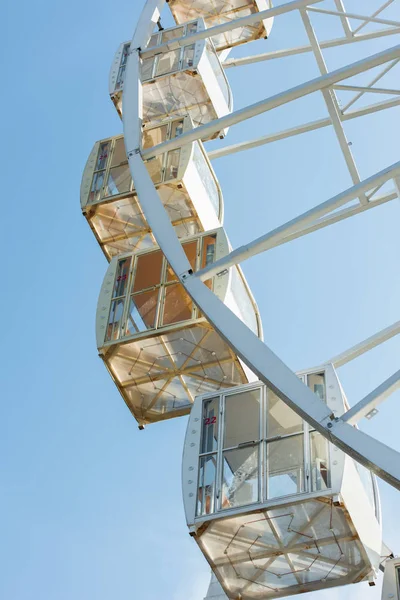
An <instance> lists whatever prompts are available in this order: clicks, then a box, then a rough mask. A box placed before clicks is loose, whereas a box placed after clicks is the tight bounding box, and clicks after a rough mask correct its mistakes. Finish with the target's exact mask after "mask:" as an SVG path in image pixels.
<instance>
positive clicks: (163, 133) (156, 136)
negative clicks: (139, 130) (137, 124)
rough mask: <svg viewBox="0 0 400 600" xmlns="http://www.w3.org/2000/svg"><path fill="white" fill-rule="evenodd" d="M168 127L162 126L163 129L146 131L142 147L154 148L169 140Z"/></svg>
mask: <svg viewBox="0 0 400 600" xmlns="http://www.w3.org/2000/svg"><path fill="white" fill-rule="evenodd" d="M167 133H168V125H162V126H161V127H154V128H153V129H144V131H143V138H142V145H143V148H144V149H146V148H152V147H153V146H157V144H161V143H162V142H165V141H166V140H167Z"/></svg>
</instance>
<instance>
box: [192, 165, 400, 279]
mask: <svg viewBox="0 0 400 600" xmlns="http://www.w3.org/2000/svg"><path fill="white" fill-rule="evenodd" d="M399 173H400V161H399V162H397V163H394V164H393V165H391V166H390V167H386V169H383V170H382V171H379V172H378V173H375V175H372V176H371V177H368V179H365V180H364V181H361V182H360V183H358V184H357V185H353V186H352V187H351V188H348V189H347V190H345V191H343V192H341V193H340V194H337V195H336V196H334V197H333V198H330V199H329V200H326V201H325V202H323V203H322V204H319V205H318V206H316V207H314V208H311V209H310V210H308V211H306V212H304V213H302V214H301V215H299V216H298V217H295V218H294V219H291V220H290V221H288V222H287V223H285V224H284V225H281V226H280V227H277V228H276V229H273V230H272V231H270V232H269V233H266V234H265V235H262V236H260V237H259V238H257V239H255V240H253V241H252V242H250V243H249V244H245V245H244V246H240V248H237V249H236V250H233V251H232V252H230V253H229V254H227V255H226V256H224V257H222V258H220V259H219V260H217V261H215V262H214V263H211V264H210V265H208V266H207V267H205V268H204V269H201V270H200V271H197V272H196V273H195V274H194V277H195V278H198V279H201V280H202V281H204V280H205V279H208V278H209V277H212V276H214V275H218V274H219V273H221V272H222V271H224V270H226V269H228V268H229V267H232V266H233V265H236V264H238V263H241V262H243V261H244V260H247V259H248V258H251V257H252V256H255V255H257V254H260V253H261V252H264V251H265V250H269V249H270V248H271V247H273V246H274V245H276V241H277V240H281V239H282V238H285V237H287V236H288V235H290V234H292V233H295V232H297V231H298V230H299V229H300V228H302V227H304V226H306V225H309V224H310V223H312V222H313V221H315V220H316V219H318V218H320V217H323V216H324V215H326V214H327V213H330V212H332V211H334V210H335V209H337V208H339V207H340V206H343V205H344V204H347V203H348V202H350V200H354V198H356V197H357V196H359V195H360V194H362V193H365V192H366V191H368V190H369V189H371V187H373V186H374V185H377V184H379V183H382V182H383V183H385V182H386V181H388V179H391V178H393V177H394V176H395V175H398V174H399ZM333 216H335V215H333Z"/></svg>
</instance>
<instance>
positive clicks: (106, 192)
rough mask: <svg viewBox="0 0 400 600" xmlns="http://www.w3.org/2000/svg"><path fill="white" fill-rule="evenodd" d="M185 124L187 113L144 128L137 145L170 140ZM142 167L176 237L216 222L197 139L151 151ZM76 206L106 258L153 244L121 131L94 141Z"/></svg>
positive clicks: (214, 191)
mask: <svg viewBox="0 0 400 600" xmlns="http://www.w3.org/2000/svg"><path fill="white" fill-rule="evenodd" d="M191 128H192V124H191V120H190V118H189V117H182V118H178V119H173V120H169V121H166V122H165V123H163V124H162V125H158V126H156V127H153V128H150V127H149V128H148V127H145V128H144V129H143V138H142V144H143V148H150V147H152V146H155V145H157V144H159V143H161V142H164V141H167V140H170V139H172V138H174V137H176V136H177V135H180V134H181V133H184V132H185V131H188V130H189V129H191ZM146 166H147V169H148V171H149V173H150V175H151V178H152V180H153V182H154V184H155V185H156V187H157V191H158V194H159V196H160V198H161V201H162V203H163V204H164V206H165V208H166V210H167V212H168V214H169V217H170V219H171V222H172V224H173V225H174V228H175V231H176V233H177V235H178V237H180V238H181V237H188V236H190V235H194V234H196V233H200V232H202V231H207V230H209V229H214V228H216V227H219V226H220V225H221V224H222V220H223V199H222V193H221V188H220V186H219V183H218V180H217V177H216V175H215V173H214V170H213V168H212V166H211V164H210V161H209V159H208V157H207V153H206V151H205V150H204V146H203V144H202V143H201V142H199V141H195V142H192V143H190V144H186V145H185V146H182V148H177V149H176V150H171V151H169V152H167V153H165V154H162V155H161V156H157V157H156V158H154V159H152V160H149V161H146ZM81 206H82V211H83V213H84V215H85V217H86V219H87V221H88V223H89V225H90V227H91V228H92V230H93V232H94V234H95V236H96V239H97V241H98V242H99V244H100V246H101V248H102V249H103V251H104V253H105V255H106V257H107V258H108V259H109V260H110V259H111V258H112V257H113V256H115V255H117V254H120V253H121V252H128V251H133V250H135V251H136V250H143V249H146V248H150V247H153V246H155V245H156V242H155V239H154V237H153V235H152V234H151V231H150V228H149V226H148V224H147V222H146V219H145V217H144V215H143V213H142V210H141V208H140V204H139V201H138V198H137V195H136V193H135V189H134V185H133V182H132V178H131V175H130V171H129V165H128V159H127V155H126V152H125V147H124V138H123V136H116V137H112V138H108V139H105V140H101V141H99V142H96V144H95V145H94V147H93V150H92V152H91V153H90V156H89V158H88V161H87V163H86V167H85V170H84V173H83V178H82V185H81Z"/></svg>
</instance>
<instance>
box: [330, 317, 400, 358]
mask: <svg viewBox="0 0 400 600" xmlns="http://www.w3.org/2000/svg"><path fill="white" fill-rule="evenodd" d="M398 333H400V321H397V322H396V323H393V325H390V326H389V327H386V328H385V329H382V330H381V331H378V333H375V334H374V335H372V336H371V337H369V338H367V339H366V340H363V341H362V342H360V343H359V344H356V345H355V346H352V347H351V348H349V349H348V350H345V351H344V352H341V353H340V354H338V355H337V356H334V357H333V358H331V359H330V360H328V361H326V362H327V363H332V364H333V366H334V367H335V368H337V367H341V366H343V365H345V364H346V363H348V362H350V361H352V360H354V359H355V358H357V357H358V356H361V355H362V354H364V353H365V352H368V351H369V350H372V348H375V347H376V346H379V344H383V343H384V342H386V341H387V340H390V338H392V337H394V336H395V335H397V334H398ZM324 364H325V363H324Z"/></svg>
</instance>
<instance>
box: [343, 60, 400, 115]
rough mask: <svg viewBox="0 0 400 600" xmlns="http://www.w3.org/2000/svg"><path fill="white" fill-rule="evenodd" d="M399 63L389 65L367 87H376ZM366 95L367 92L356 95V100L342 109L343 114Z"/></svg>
mask: <svg viewBox="0 0 400 600" xmlns="http://www.w3.org/2000/svg"><path fill="white" fill-rule="evenodd" d="M398 62H399V60H394V61H392V62H391V63H389V64H388V65H386V67H385V68H384V69H383V70H382V71H381V72H380V73H378V75H376V76H375V77H374V78H373V79H371V81H370V82H369V83H368V84H367V87H368V88H371V87H372V86H373V85H375V83H376V82H377V81H379V80H380V79H382V77H383V76H384V75H386V73H388V72H389V71H390V70H391V69H393V67H394V66H396V65H397V63H398ZM364 94H365V92H360V93H359V94H356V95H355V96H354V98H352V100H350V102H348V103H347V104H346V105H345V106H344V107H343V108H342V113H345V112H346V110H348V109H349V108H350V106H352V105H353V104H354V103H355V102H357V100H359V99H360V98H361V96H363V95H364Z"/></svg>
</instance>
